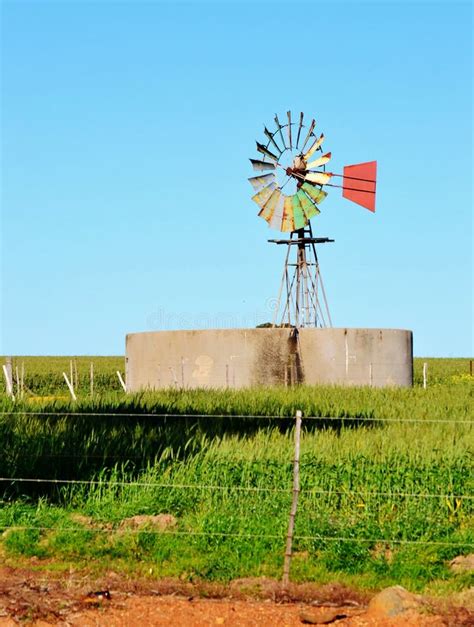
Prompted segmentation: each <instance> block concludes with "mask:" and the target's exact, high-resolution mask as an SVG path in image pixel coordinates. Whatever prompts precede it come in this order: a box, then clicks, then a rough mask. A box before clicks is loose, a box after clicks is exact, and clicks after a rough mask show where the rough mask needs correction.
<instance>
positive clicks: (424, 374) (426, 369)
mask: <svg viewBox="0 0 474 627" xmlns="http://www.w3.org/2000/svg"><path fill="white" fill-rule="evenodd" d="M427 383H428V364H427V363H426V361H425V362H424V364H423V387H424V389H425V390H426V384H427Z"/></svg>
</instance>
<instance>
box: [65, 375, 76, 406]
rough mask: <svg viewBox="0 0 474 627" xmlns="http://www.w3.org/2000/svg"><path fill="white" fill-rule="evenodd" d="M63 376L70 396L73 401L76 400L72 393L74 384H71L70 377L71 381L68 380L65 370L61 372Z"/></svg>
mask: <svg viewBox="0 0 474 627" xmlns="http://www.w3.org/2000/svg"><path fill="white" fill-rule="evenodd" d="M63 377H64V380H65V381H66V385H67V386H68V388H69V392H70V394H71V396H72V400H73V401H77V396H76V395H75V393H74V386H73V383H72V379H71V381H69V379H68V378H67V374H66V373H65V372H63Z"/></svg>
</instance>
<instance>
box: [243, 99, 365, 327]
mask: <svg viewBox="0 0 474 627" xmlns="http://www.w3.org/2000/svg"><path fill="white" fill-rule="evenodd" d="M275 124H276V130H275V131H273V132H272V131H270V130H269V129H268V128H267V127H266V126H265V127H264V131H263V132H264V135H265V141H264V143H259V142H257V151H258V152H259V153H260V155H262V156H261V157H260V158H259V159H250V162H251V163H252V167H253V169H254V171H256V172H259V173H260V174H258V175H257V176H252V177H251V178H249V181H250V183H251V185H252V187H253V189H254V192H255V193H254V195H253V196H252V200H254V201H255V202H256V203H257V205H258V206H259V207H260V211H259V213H258V215H259V216H260V217H261V218H263V219H264V220H266V221H267V222H268V225H269V227H270V228H273V229H276V230H278V231H281V232H283V233H289V234H290V236H289V238H288V239H270V240H268V241H269V242H271V243H275V244H278V245H284V246H286V247H287V251H286V257H285V265H284V269H283V276H282V280H281V284H280V290H279V294H278V299H277V302H276V306H275V308H274V316H273V323H272V324H273V326H275V325H276V324H278V323H279V324H285V325H288V326H292V327H296V328H300V327H318V326H320V327H326V326H332V321H331V315H330V312H329V306H328V302H327V298H326V293H325V290H324V284H323V280H322V276H321V270H320V267H319V261H318V256H317V252H316V245H319V244H325V243H328V242H334V240H332V239H329V238H328V237H314V236H313V231H312V228H311V223H310V220H311V218H313V217H314V216H316V215H318V214H319V213H320V210H319V204H320V203H321V202H322V201H323V200H324V199H325V198H326V196H327V192H326V191H325V190H324V189H323V188H325V187H334V188H339V189H342V195H343V197H344V198H347V199H348V200H350V201H352V202H354V203H356V204H358V205H361V206H362V207H365V208H366V209H368V210H369V211H372V212H375V192H376V174H377V162H376V161H369V162H366V163H358V164H355V165H348V166H345V167H344V169H343V173H342V174H336V173H334V172H329V171H327V170H326V164H327V163H328V162H329V161H330V159H331V153H330V152H327V153H324V154H323V149H322V145H323V143H324V139H325V137H324V133H321V134H320V135H319V137H318V135H317V133H316V132H315V128H316V121H315V120H314V119H312V120H311V122H310V124H309V126H306V125H305V124H304V114H303V113H300V116H299V121H298V122H292V119H291V111H288V112H287V121H286V122H284V123H283V124H282V123H280V120H279V119H278V116H277V115H275ZM341 179H342V181H341ZM337 181H339V182H341V183H342V185H340V184H338V182H337ZM283 296H284V298H283ZM279 316H280V320H279V321H278V317H279Z"/></svg>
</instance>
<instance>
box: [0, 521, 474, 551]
mask: <svg viewBox="0 0 474 627" xmlns="http://www.w3.org/2000/svg"><path fill="white" fill-rule="evenodd" d="M0 529H4V530H7V529H11V530H13V531H57V532H61V533H64V532H70V533H108V534H110V533H112V532H113V531H115V532H120V533H128V534H132V535H136V534H153V535H176V536H200V537H222V538H225V537H229V538H249V539H252V538H267V539H272V540H282V539H284V538H285V534H284V533H281V534H269V533H242V532H240V533H236V532H230V531H189V530H186V531H178V530H173V529H164V530H161V529H149V528H147V529H143V528H142V529H136V528H135V529H133V528H115V529H108V528H104V527H99V528H97V527H96V528H94V527H46V526H33V525H0ZM293 538H294V540H306V541H313V540H319V541H324V542H368V543H374V544H423V545H426V544H429V545H438V546H463V547H464V546H465V547H471V546H474V543H473V542H463V541H459V542H446V541H443V540H406V539H403V538H402V539H397V538H353V537H346V536H323V535H315V536H307V535H295V536H293Z"/></svg>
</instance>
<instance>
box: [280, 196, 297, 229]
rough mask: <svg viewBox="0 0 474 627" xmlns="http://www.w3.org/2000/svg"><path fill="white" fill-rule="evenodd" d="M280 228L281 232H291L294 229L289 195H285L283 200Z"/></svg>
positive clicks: (291, 203)
mask: <svg viewBox="0 0 474 627" xmlns="http://www.w3.org/2000/svg"><path fill="white" fill-rule="evenodd" d="M280 230H281V231H283V233H291V231H294V230H295V221H294V219H293V202H292V199H291V196H286V197H285V202H284V205H283V218H282V221H281V227H280Z"/></svg>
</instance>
